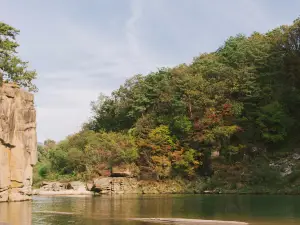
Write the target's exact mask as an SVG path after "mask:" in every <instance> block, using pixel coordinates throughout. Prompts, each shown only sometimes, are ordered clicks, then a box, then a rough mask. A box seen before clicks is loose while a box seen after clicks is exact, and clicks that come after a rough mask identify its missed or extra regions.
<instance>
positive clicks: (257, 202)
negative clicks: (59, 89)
mask: <svg viewBox="0 0 300 225" xmlns="http://www.w3.org/2000/svg"><path fill="white" fill-rule="evenodd" d="M64 212H66V213H69V214H63V213H64ZM70 213H71V214H70ZM136 217H145V218H147V217H150V218H153V217H165V218H167V217H173V218H176V217H177V218H200V219H216V220H237V221H246V222H249V223H250V224H255V225H266V224H268V225H270V224H277V225H279V224H284V225H295V224H300V197H299V196H235V195H228V196H226V195H216V196H213V195H209V196H201V195H177V196H176V195H175V196H166V195H163V196H160V195H144V196H137V195H117V196H100V197H94V198H93V197H78V198H76V197H35V198H34V200H33V202H21V203H1V204H0V225H2V224H1V222H5V223H9V224H11V225H29V224H31V223H32V224H41V225H60V224H62V225H65V224H76V225H77V224H78V225H79V224H84V225H92V224H93V225H94V224H101V225H117V224H125V225H146V224H147V225H150V223H145V222H138V221H130V220H128V218H136Z"/></svg>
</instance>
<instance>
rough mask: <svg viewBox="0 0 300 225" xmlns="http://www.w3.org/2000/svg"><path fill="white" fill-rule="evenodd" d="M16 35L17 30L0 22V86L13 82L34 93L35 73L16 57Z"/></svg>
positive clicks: (26, 63)
mask: <svg viewBox="0 0 300 225" xmlns="http://www.w3.org/2000/svg"><path fill="white" fill-rule="evenodd" d="M18 34H19V30H17V29H15V28H13V27H11V26H9V25H8V24H5V23H3V22H0V86H1V85H2V83H3V82H13V83H17V84H18V85H20V86H21V87H24V88H28V89H29V90H30V91H36V90H37V87H36V86H35V85H34V84H33V83H32V81H33V80H34V79H35V78H36V72H35V71H32V70H29V69H28V62H24V61H22V60H21V59H20V58H19V56H18V55H17V48H18V47H19V44H18V43H17V41H16V36H17V35H18Z"/></svg>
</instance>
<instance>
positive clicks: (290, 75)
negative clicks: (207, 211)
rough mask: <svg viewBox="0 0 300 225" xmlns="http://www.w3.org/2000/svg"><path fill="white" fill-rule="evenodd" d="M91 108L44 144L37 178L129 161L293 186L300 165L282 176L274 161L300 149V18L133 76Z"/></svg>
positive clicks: (217, 179)
mask: <svg viewBox="0 0 300 225" xmlns="http://www.w3.org/2000/svg"><path fill="white" fill-rule="evenodd" d="M91 108H92V111H93V117H92V118H91V119H90V121H88V122H87V123H85V124H83V126H82V130H81V131H80V132H79V133H76V134H74V135H71V136H69V137H67V138H66V139H65V140H63V141H61V142H59V143H55V142H54V141H51V140H48V141H46V142H45V144H44V145H43V146H39V154H40V157H39V161H40V162H39V164H38V166H37V169H36V174H37V175H36V180H37V181H38V180H41V179H58V178H62V177H68V178H70V179H71V178H74V179H91V178H93V177H97V176H107V175H109V174H111V172H113V171H114V170H115V171H116V170H120V169H122V168H123V169H124V168H126V169H127V170H129V171H130V172H131V173H132V176H135V177H138V178H140V179H144V178H147V179H149V178H152V179H155V180H166V179H177V178H181V179H185V180H189V181H193V180H196V179H204V180H205V181H207V182H210V184H209V185H210V187H211V188H213V186H215V187H216V186H226V188H227V189H234V188H239V187H241V188H244V187H245V186H247V185H248V186H255V185H258V184H261V183H263V184H270V185H273V187H276V185H281V186H284V185H286V184H285V183H283V182H288V183H289V184H291V185H295V184H296V183H297V182H298V177H300V173H299V172H298V171H299V169H297V168H293V171H294V172H293V173H288V175H287V178H286V180H285V179H281V173H280V172H282V171H280V169H278V171H277V169H276V168H277V167H276V166H275V167H271V166H270V165H271V164H272V162H274V160H275V161H276V160H277V161H278V160H280V159H281V158H282V157H288V156H289V155H291V154H295V152H297V151H298V150H297V149H298V147H300V143H299V138H298V137H297V136H298V133H299V132H300V123H299V122H300V113H299V109H300V19H297V20H295V21H294V23H293V24H292V25H284V26H281V27H278V28H276V29H274V30H271V31H269V32H267V33H265V34H262V33H258V32H254V33H253V34H252V35H250V36H245V35H242V34H239V35H237V36H234V37H230V38H229V39H228V40H226V41H225V43H224V44H223V45H222V46H220V47H219V48H218V49H217V50H216V51H215V52H211V53H204V54H201V55H200V56H198V57H195V58H194V60H193V61H192V63H190V64H182V65H178V66H176V67H174V68H161V69H159V70H158V71H156V72H152V73H150V74H148V75H136V76H133V77H132V78H130V79H128V80H127V81H126V82H125V83H124V84H123V85H121V86H120V88H119V89H118V90H115V91H114V92H112V94H111V95H110V96H105V95H103V94H101V95H100V96H99V98H98V99H97V101H95V102H92V104H91ZM299 168H300V167H299ZM279 181H280V182H281V183H280V182H279ZM213 183H214V184H213ZM236 185H238V186H239V187H236Z"/></svg>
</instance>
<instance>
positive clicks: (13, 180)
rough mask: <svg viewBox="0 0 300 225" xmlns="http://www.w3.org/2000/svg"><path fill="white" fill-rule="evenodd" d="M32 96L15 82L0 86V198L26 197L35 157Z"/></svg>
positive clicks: (34, 120)
mask: <svg viewBox="0 0 300 225" xmlns="http://www.w3.org/2000/svg"><path fill="white" fill-rule="evenodd" d="M33 100H34V98H33V95H32V94H30V93H28V92H26V91H23V90H21V89H20V88H19V87H18V86H16V85H13V84H4V85H3V86H2V87H0V202H4V201H24V200H29V199H30V195H31V185H32V167H33V165H34V164H35V163H36V160H37V139H36V111H35V108H34V101H33Z"/></svg>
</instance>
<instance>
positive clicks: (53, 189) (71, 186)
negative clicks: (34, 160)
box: [32, 181, 93, 195]
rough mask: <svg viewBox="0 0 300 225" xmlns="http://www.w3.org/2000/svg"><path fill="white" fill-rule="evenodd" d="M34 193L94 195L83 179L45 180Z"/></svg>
mask: <svg viewBox="0 0 300 225" xmlns="http://www.w3.org/2000/svg"><path fill="white" fill-rule="evenodd" d="M32 194H33V195H93V192H91V191H88V190H87V185H86V184H85V183H83V182H81V181H73V182H69V183H60V182H43V183H42V185H41V187H40V188H39V189H36V190H33V192H32Z"/></svg>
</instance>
